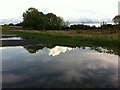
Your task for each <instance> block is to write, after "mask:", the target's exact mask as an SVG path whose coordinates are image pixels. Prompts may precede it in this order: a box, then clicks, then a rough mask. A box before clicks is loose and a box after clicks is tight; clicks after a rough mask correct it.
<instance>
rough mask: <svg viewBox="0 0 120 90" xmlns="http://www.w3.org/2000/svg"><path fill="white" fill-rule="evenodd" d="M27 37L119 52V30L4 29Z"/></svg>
mask: <svg viewBox="0 0 120 90" xmlns="http://www.w3.org/2000/svg"><path fill="white" fill-rule="evenodd" d="M3 33H13V34H17V35H18V36H21V37H23V38H25V39H37V40H39V41H40V42H41V43H45V44H51V45H53V46H55V45H63V46H71V47H80V46H89V47H93V46H95V47H100V46H101V47H105V48H108V49H113V50H115V52H116V53H118V44H119V42H120V40H119V39H118V30H114V31H110V30H69V31H63V30H60V31H57V30H49V31H35V30H3Z"/></svg>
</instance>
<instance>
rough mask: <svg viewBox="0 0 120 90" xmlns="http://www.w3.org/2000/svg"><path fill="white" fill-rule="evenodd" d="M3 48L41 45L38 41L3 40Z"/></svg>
mask: <svg viewBox="0 0 120 90" xmlns="http://www.w3.org/2000/svg"><path fill="white" fill-rule="evenodd" d="M0 42H2V46H24V45H33V44H41V42H40V41H38V40H33V39H24V40H2V41H0Z"/></svg>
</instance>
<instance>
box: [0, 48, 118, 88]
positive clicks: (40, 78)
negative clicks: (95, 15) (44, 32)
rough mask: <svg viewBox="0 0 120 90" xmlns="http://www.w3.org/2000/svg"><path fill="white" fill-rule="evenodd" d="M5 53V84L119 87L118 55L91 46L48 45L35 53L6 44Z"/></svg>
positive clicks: (17, 85) (9, 85) (5, 85)
mask: <svg viewBox="0 0 120 90" xmlns="http://www.w3.org/2000/svg"><path fill="white" fill-rule="evenodd" d="M18 51H19V52H18ZM2 56H3V87H12V88H13V87H29V88H30V87H83V88H90V87H91V88H92V87H93V88H95V87H96V88H99V87H117V86H118V56H117V55H114V54H107V53H99V52H97V51H95V50H91V49H90V48H88V47H87V48H85V49H82V48H70V47H63V46H62V47H60V46H56V47H55V48H52V49H50V48H47V47H44V48H43V49H40V50H39V51H38V52H37V53H33V54H30V53H28V52H27V51H26V50H25V49H24V48H22V47H11V48H8V47H6V49H3V55H2ZM11 77H12V78H11ZM6 78H7V79H6ZM8 81H9V82H8Z"/></svg>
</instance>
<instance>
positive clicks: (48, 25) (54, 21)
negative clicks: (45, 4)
mask: <svg viewBox="0 0 120 90" xmlns="http://www.w3.org/2000/svg"><path fill="white" fill-rule="evenodd" d="M22 25H23V27H24V28H31V29H41V30H43V29H51V30H52V29H53V30H55V29H56V30H57V29H61V28H62V26H64V19H63V18H61V17H58V16H56V15H55V14H53V13H48V14H46V15H45V14H43V13H42V12H39V11H38V10H37V9H35V8H29V9H28V10H27V11H26V12H24V13H23V23H22Z"/></svg>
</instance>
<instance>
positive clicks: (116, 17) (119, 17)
mask: <svg viewBox="0 0 120 90" xmlns="http://www.w3.org/2000/svg"><path fill="white" fill-rule="evenodd" d="M113 22H114V23H115V24H120V15H117V16H115V17H114V18H113Z"/></svg>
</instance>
